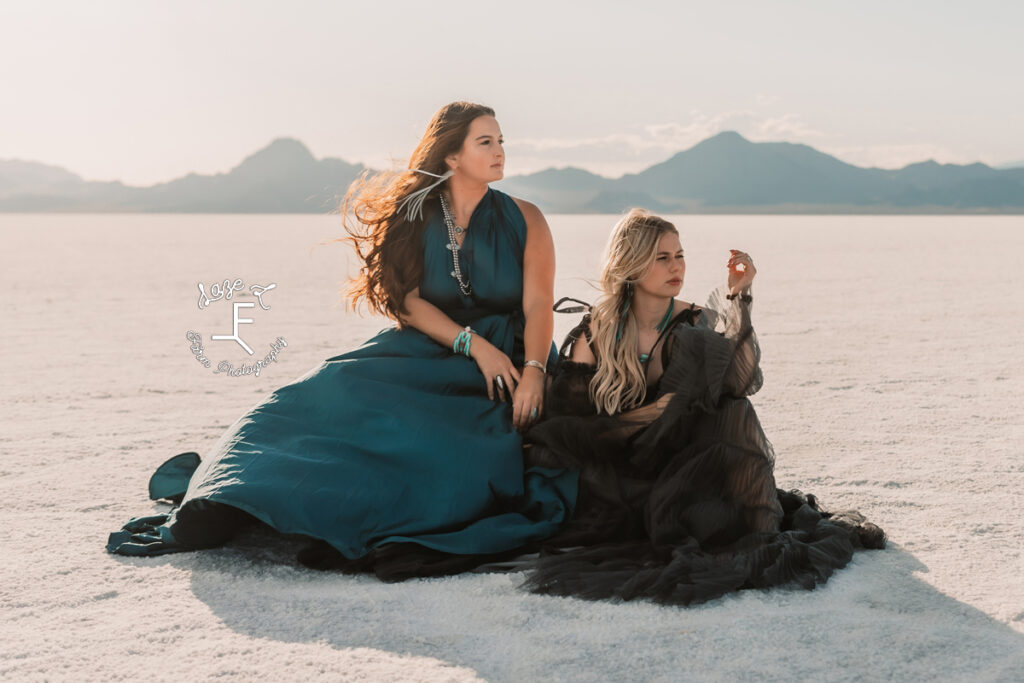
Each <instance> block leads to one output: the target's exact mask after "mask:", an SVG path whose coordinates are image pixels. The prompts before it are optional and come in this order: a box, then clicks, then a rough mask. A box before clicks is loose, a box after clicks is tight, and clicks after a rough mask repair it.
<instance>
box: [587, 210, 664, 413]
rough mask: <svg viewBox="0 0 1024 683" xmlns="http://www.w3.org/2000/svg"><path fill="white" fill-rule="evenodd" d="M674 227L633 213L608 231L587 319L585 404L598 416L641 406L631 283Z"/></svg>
mask: <svg viewBox="0 0 1024 683" xmlns="http://www.w3.org/2000/svg"><path fill="white" fill-rule="evenodd" d="M667 232H671V233H674V234H676V235H678V234H679V231H678V230H676V227H675V226H674V225H672V224H671V223H669V222H668V221H666V220H665V219H663V218H659V217H658V216H655V215H653V214H652V213H650V212H649V211H645V210H644V209H632V210H631V211H630V212H629V213H628V214H626V215H625V216H624V217H623V218H622V219H621V220H619V222H618V223H616V224H615V227H614V228H613V229H612V234H611V237H609V238H608V245H607V246H606V247H605V254H604V268H603V269H602V270H601V290H602V294H601V297H600V298H599V299H598V301H597V303H596V304H595V305H594V308H593V311H592V312H591V318H592V320H593V321H594V335H593V339H592V341H591V344H592V346H593V348H594V352H595V354H596V356H597V372H596V373H595V374H594V378H593V379H592V380H591V381H590V398H591V400H593V402H594V405H596V406H597V411H598V412H599V413H607V414H609V415H614V414H615V413H619V412H622V411H624V410H628V409H630V408H634V407H636V406H638V405H639V404H640V403H642V402H643V400H644V396H645V395H646V393H647V380H646V377H645V375H644V367H643V364H641V363H640V360H639V359H638V358H637V352H636V348H637V340H638V337H639V330H638V329H637V323H636V317H635V316H634V315H633V311H632V310H631V309H632V307H631V305H630V304H631V303H632V298H633V286H634V283H635V282H637V281H638V280H640V279H642V277H643V276H644V275H645V274H646V273H647V271H648V270H649V269H650V268H651V266H652V265H653V264H654V260H655V258H657V255H658V241H659V240H660V239H661V236H662V235H664V234H665V233H667Z"/></svg>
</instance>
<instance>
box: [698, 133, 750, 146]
mask: <svg viewBox="0 0 1024 683" xmlns="http://www.w3.org/2000/svg"><path fill="white" fill-rule="evenodd" d="M713 140H717V141H719V142H747V143H749V142H750V140H748V139H746V138H745V137H743V136H742V135H740V134H739V133H737V132H736V131H734V130H723V131H722V132H721V133H716V134H715V135H712V136H711V137H709V138H708V139H706V140H704V142H711V141H713Z"/></svg>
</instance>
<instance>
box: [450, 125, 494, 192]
mask: <svg viewBox="0 0 1024 683" xmlns="http://www.w3.org/2000/svg"><path fill="white" fill-rule="evenodd" d="M504 142H505V141H504V138H502V136H501V127H500V126H498V120H497V119H496V118H494V117H493V116H478V117H476V118H475V119H473V122H472V123H470V124H469V133H468V134H467V135H466V139H465V140H464V141H463V142H462V149H461V150H459V152H458V154H453V155H451V156H449V157H448V165H449V167H451V168H452V169H454V171H455V175H461V176H462V177H463V178H465V179H466V180H475V181H478V182H481V183H493V182H495V181H497V180H501V179H502V178H504V177H505V150H504V149H503V148H502V145H503V144H504Z"/></svg>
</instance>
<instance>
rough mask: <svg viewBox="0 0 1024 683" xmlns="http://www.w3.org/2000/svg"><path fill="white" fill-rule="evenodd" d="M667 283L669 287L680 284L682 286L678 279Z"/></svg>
mask: <svg viewBox="0 0 1024 683" xmlns="http://www.w3.org/2000/svg"><path fill="white" fill-rule="evenodd" d="M668 283H669V284H670V285H681V284H683V281H682V280H679V279H675V280H669V281H668Z"/></svg>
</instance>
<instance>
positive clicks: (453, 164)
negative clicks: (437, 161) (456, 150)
mask: <svg viewBox="0 0 1024 683" xmlns="http://www.w3.org/2000/svg"><path fill="white" fill-rule="evenodd" d="M444 161H445V163H446V164H448V168H449V169H451V170H453V171H454V170H455V169H456V168H458V167H459V157H458V156H457V155H455V154H449V155H448V156H446V157H445V158H444Z"/></svg>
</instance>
